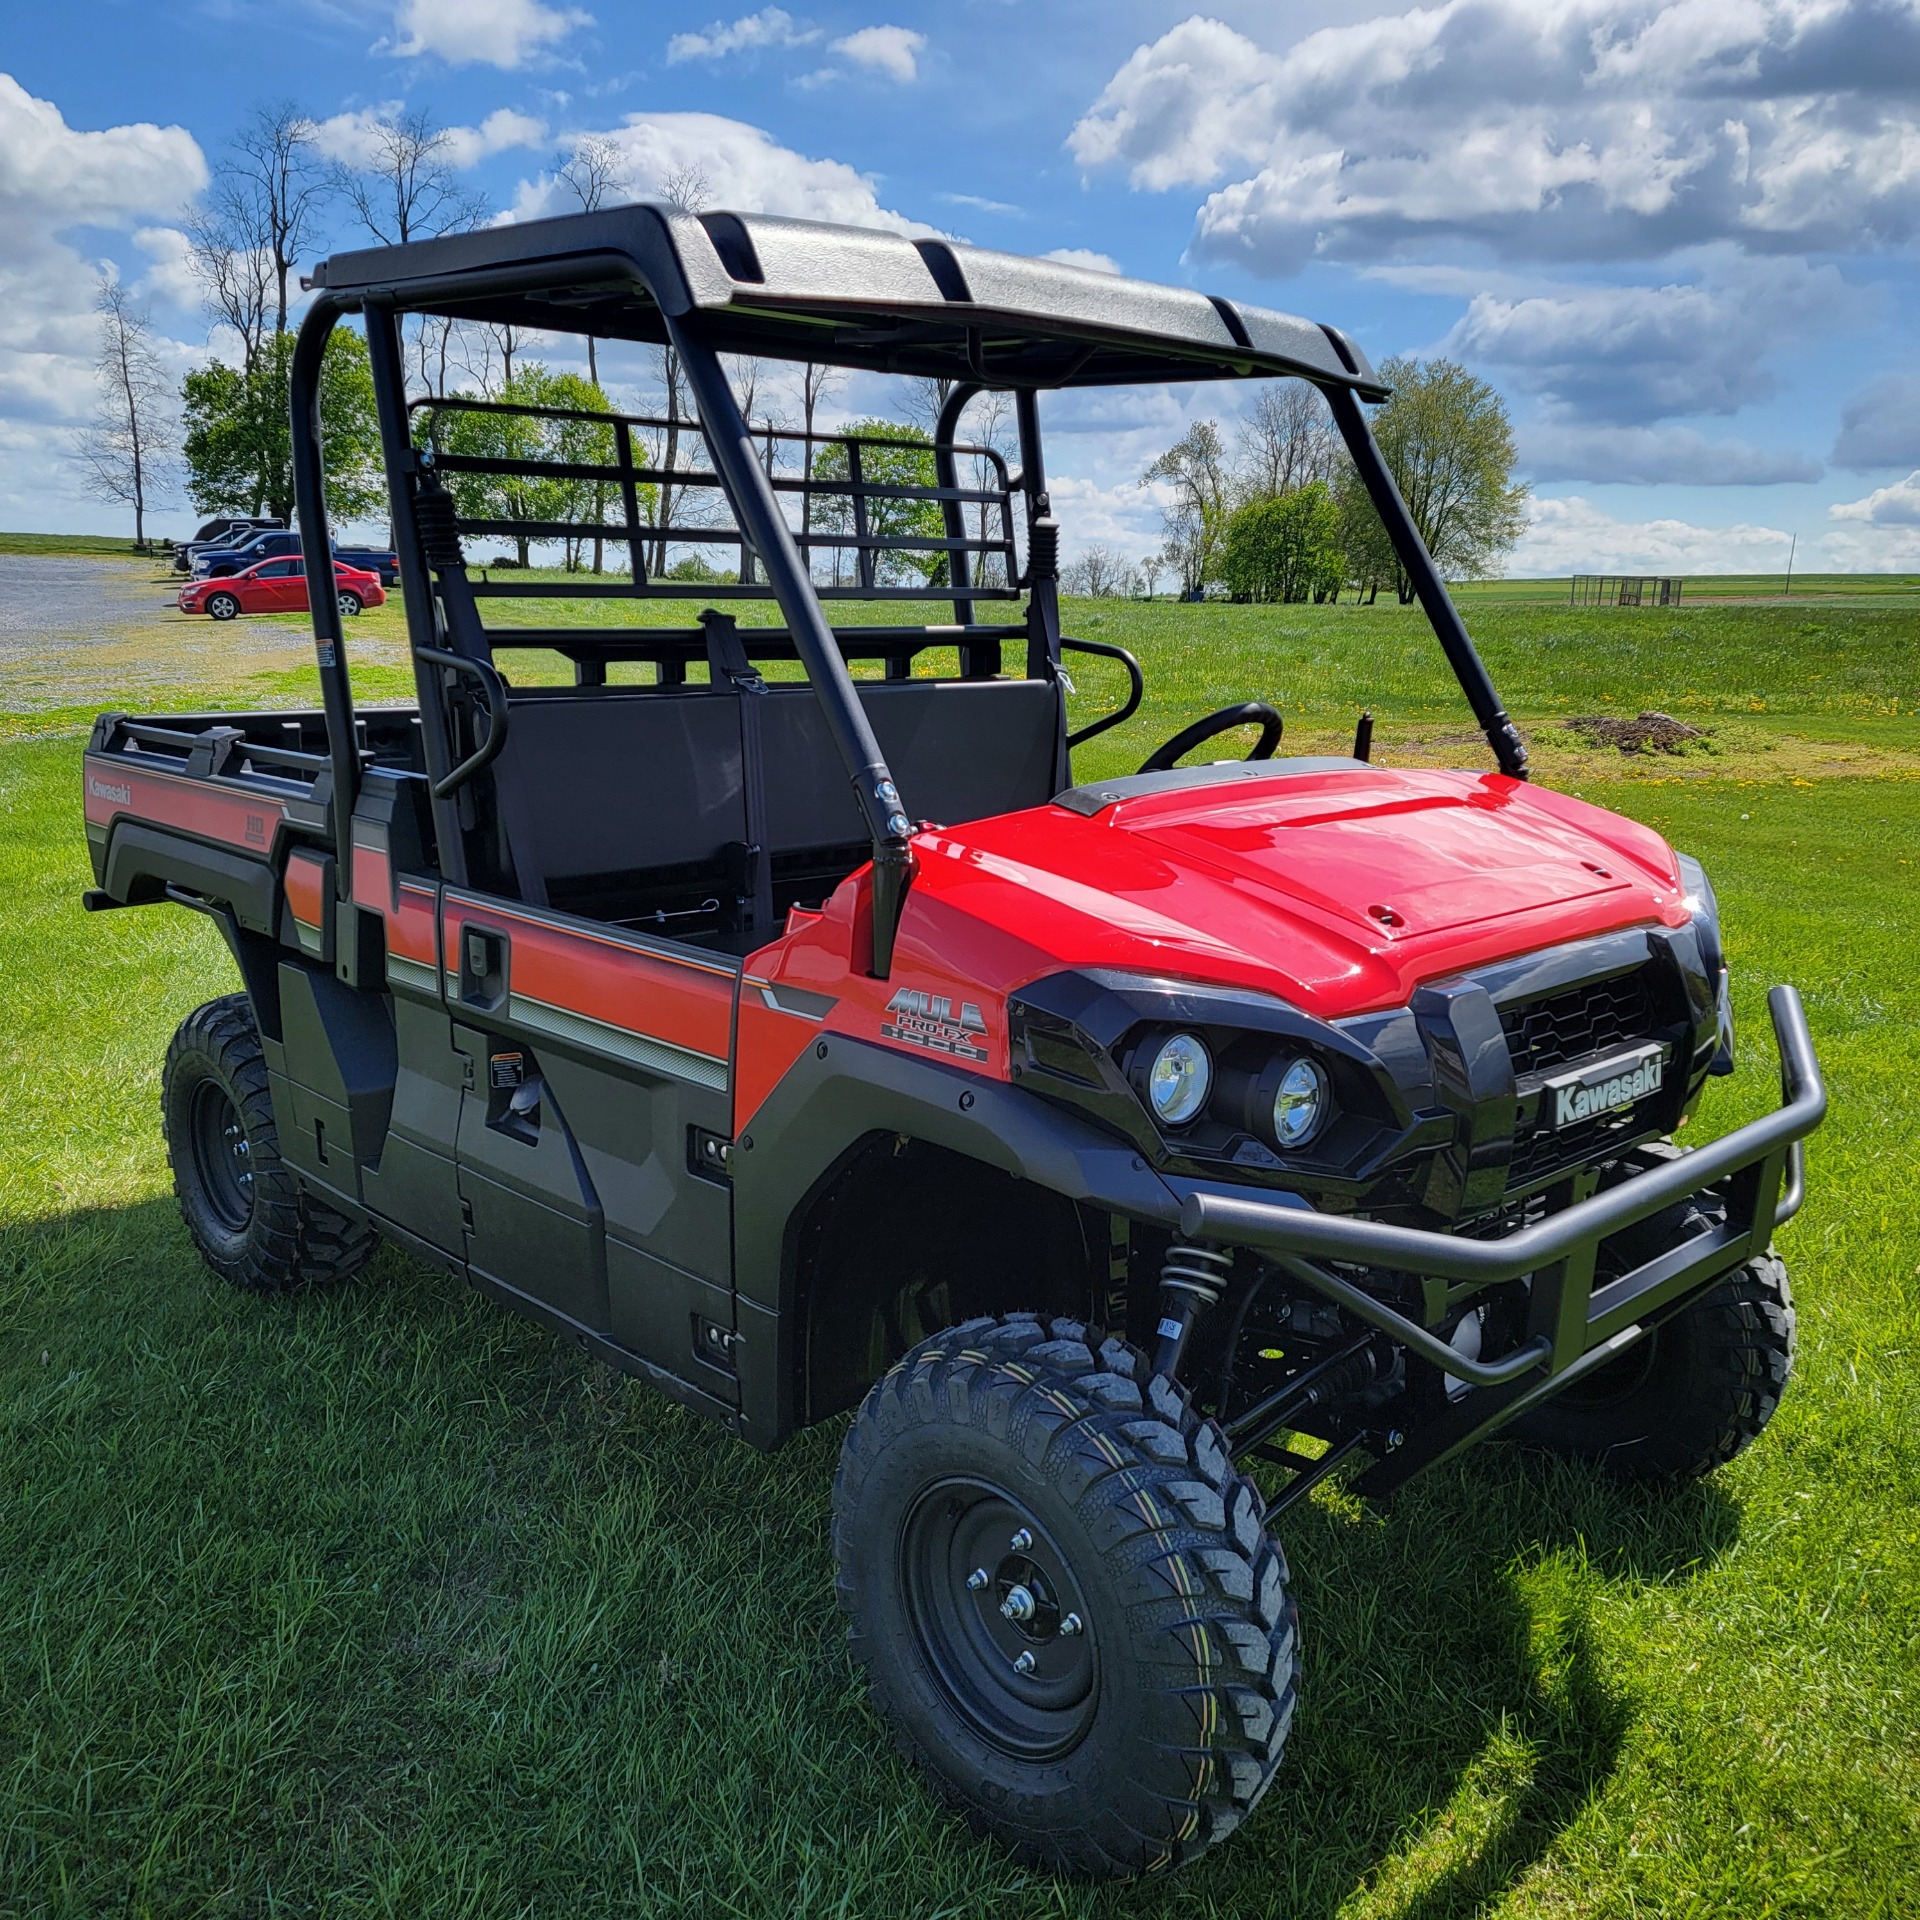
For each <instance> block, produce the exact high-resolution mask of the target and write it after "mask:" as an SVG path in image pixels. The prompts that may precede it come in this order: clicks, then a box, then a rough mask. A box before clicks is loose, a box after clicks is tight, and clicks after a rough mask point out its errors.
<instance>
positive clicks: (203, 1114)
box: [188, 1080, 253, 1233]
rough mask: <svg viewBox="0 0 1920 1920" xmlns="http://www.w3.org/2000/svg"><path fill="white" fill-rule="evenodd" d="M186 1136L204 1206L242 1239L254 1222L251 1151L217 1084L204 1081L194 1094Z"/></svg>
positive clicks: (236, 1113) (228, 1100) (234, 1112)
mask: <svg viewBox="0 0 1920 1920" xmlns="http://www.w3.org/2000/svg"><path fill="white" fill-rule="evenodd" d="M188 1134H189V1138H190V1139H191V1141H192V1147H193V1165H194V1172H195V1173H196V1174H197V1175H198V1176H199V1184H200V1191H201V1192H202V1194H203V1195H204V1196H205V1197H206V1202H207V1205H208V1206H209V1207H210V1208H211V1209H212V1212H213V1215H214V1217H215V1219H217V1220H218V1221H219V1223H220V1224H221V1226H223V1227H225V1228H226V1229H227V1231H228V1232H229V1233H244V1232H245V1231H246V1228H247V1224H248V1222H249V1221H250V1220H251V1219H252V1218H253V1151H252V1148H251V1147H250V1146H249V1145H248V1144H247V1135H246V1129H245V1128H244V1127H242V1126H241V1124H240V1114H239V1110H238V1109H237V1108H236V1107H235V1106H234V1104H233V1101H232V1099H231V1098H230V1097H229V1096H228V1094H227V1090H226V1089H225V1088H224V1087H222V1086H221V1085H219V1084H218V1082H216V1081H213V1080H203V1081H201V1083H200V1084H199V1086H198V1087H196V1088H195V1089H194V1093H193V1106H192V1110H191V1113H190V1115H189V1118H188Z"/></svg>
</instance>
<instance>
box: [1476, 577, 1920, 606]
mask: <svg viewBox="0 0 1920 1920" xmlns="http://www.w3.org/2000/svg"><path fill="white" fill-rule="evenodd" d="M1648 571H1649V575H1651V573H1652V572H1653V570H1652V569H1649V570H1648ZM1609 577H1610V578H1611V577H1613V576H1611V575H1609ZM1628 578H1632V575H1629V576H1628ZM1679 578H1680V580H1681V582H1682V587H1681V604H1682V605H1684V604H1685V603H1686V602H1687V601H1689V600H1831V599H1836V598H1841V599H1868V600H1888V599H1900V598H1905V599H1907V600H1909V601H1911V602H1912V603H1913V604H1915V605H1920V574H1912V573H1796V574H1795V575H1794V576H1793V578H1792V580H1791V581H1789V580H1788V578H1787V576H1786V575H1785V574H1784V573H1687V574H1681V575H1680V576H1679ZM1572 584H1573V583H1572V582H1571V581H1570V580H1569V579H1568V577H1567V576H1566V575H1565V574H1564V573H1563V574H1560V575H1558V576H1557V577H1554V578H1549V579H1541V580H1463V581H1460V582H1458V583H1457V584H1456V585H1455V587H1454V589H1453V592H1454V595H1455V597H1456V598H1457V599H1458V600H1459V601H1460V602H1461V604H1462V605H1463V606H1465V605H1473V604H1478V603H1481V602H1485V601H1501V602H1506V603H1510V604H1511V603H1515V602H1527V603H1532V602H1545V603H1554V604H1558V605H1560V606H1566V605H1567V604H1568V602H1569V599H1570V596H1571V590H1572ZM1609 611H1612V609H1609ZM1618 611H1620V612H1622V613H1629V614H1630V613H1634V612H1643V611H1650V609H1641V608H1634V607H1623V608H1620V609H1618Z"/></svg>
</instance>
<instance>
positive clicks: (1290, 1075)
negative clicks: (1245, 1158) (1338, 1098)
mask: <svg viewBox="0 0 1920 1920" xmlns="http://www.w3.org/2000/svg"><path fill="white" fill-rule="evenodd" d="M1332 1111H1333V1094H1332V1090H1331V1089H1330V1088H1329V1087H1328V1085H1327V1075H1326V1070H1325V1069H1324V1068H1323V1067H1322V1066H1321V1065H1320V1063H1319V1062H1318V1061H1317V1060H1304V1059H1303V1060H1295V1061H1294V1062H1293V1063H1292V1064H1291V1065H1290V1066H1289V1067H1288V1068H1287V1070H1286V1072H1285V1073H1283V1074H1282V1075H1281V1076H1280V1084H1279V1086H1278V1087H1276V1088H1275V1089H1274V1094H1273V1137H1274V1138H1275V1139H1276V1140H1277V1141H1279V1143H1280V1145H1281V1146H1282V1147H1288V1148H1291V1147H1304V1146H1305V1145H1306V1144H1307V1143H1308V1141H1310V1140H1311V1139H1312V1138H1313V1137H1314V1135H1315V1134H1317V1133H1318V1132H1319V1131H1320V1129H1321V1128H1322V1127H1323V1126H1325V1125H1326V1123H1327V1116H1328V1114H1330V1113H1331V1112H1332Z"/></svg>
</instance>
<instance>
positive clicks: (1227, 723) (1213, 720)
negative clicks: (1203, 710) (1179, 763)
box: [1140, 700, 1283, 773]
mask: <svg viewBox="0 0 1920 1920" xmlns="http://www.w3.org/2000/svg"><path fill="white" fill-rule="evenodd" d="M1256 721H1257V722H1258V723H1259V726H1260V738H1259V739H1258V740H1256V741H1255V742H1254V743H1253V751H1252V752H1251V753H1249V754H1248V755H1247V758H1248V759H1249V760H1271V759H1272V758H1273V750H1274V748H1275V747H1277V746H1278V745H1279V744H1280V728H1281V726H1282V724H1283V722H1282V721H1281V718H1280V714H1279V710H1278V709H1277V708H1274V707H1270V706H1268V705H1267V703H1266V702H1265V701H1264V700H1248V701H1246V702H1245V703H1244V704H1243V705H1241V706H1237V707H1222V708H1221V709H1220V711H1219V712H1218V713H1210V714H1208V715H1207V717H1206V718H1205V719H1204V720H1196V721H1195V722H1194V723H1193V725H1192V726H1190V727H1185V728H1183V729H1182V730H1181V731H1180V732H1179V733H1176V734H1175V735H1174V736H1173V738H1172V739H1171V740H1169V741H1168V742H1167V743H1166V745H1165V746H1163V747H1156V748H1155V749H1154V751H1153V752H1152V753H1150V754H1148V755H1147V757H1146V758H1145V759H1144V760H1142V761H1141V762H1140V771H1141V772H1142V773H1165V772H1167V771H1168V770H1169V769H1170V768H1171V767H1172V766H1173V764H1174V762H1175V761H1176V760H1178V759H1180V758H1181V757H1182V756H1183V755H1185V754H1189V753H1191V752H1192V751H1193V750H1194V748H1195V747H1197V746H1198V745H1199V744H1200V743H1201V742H1202V741H1203V740H1211V739H1212V738H1213V736H1214V735H1215V734H1216V733H1229V732H1231V731H1232V730H1233V729H1234V728H1235V727H1247V726H1252V725H1253V724H1254V723H1255V722H1256Z"/></svg>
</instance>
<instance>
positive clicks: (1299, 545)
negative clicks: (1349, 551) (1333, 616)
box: [1221, 480, 1346, 603]
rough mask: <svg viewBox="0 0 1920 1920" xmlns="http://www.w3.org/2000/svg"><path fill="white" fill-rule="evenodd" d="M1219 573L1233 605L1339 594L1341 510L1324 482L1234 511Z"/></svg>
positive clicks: (1224, 539) (1343, 567)
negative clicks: (1241, 602)
mask: <svg viewBox="0 0 1920 1920" xmlns="http://www.w3.org/2000/svg"><path fill="white" fill-rule="evenodd" d="M1221 572H1222V574H1223V576H1224V577H1225V580H1226V587H1227V591H1228V592H1229V593H1230V594H1231V595H1232V596H1233V598H1234V599H1236V600H1274V601H1283V602H1289V603H1290V602H1294V601H1301V600H1326V599H1329V598H1330V597H1332V596H1333V595H1335V594H1337V593H1338V592H1339V591H1340V587H1341V584H1342V582H1343V581H1344V579H1345V577H1346V557H1345V555H1344V554H1343V553H1342V552H1341V549H1340V509H1339V508H1338V507H1337V506H1336V505H1335V504H1334V499H1333V495H1332V493H1331V492H1330V491H1329V490H1328V487H1327V485H1326V482H1325V481H1323V480H1315V481H1313V482H1312V483H1311V484H1309V485H1307V486H1304V487H1296V488H1294V490H1293V491H1292V492H1291V493H1284V494H1281V495H1280V496H1279V497H1278V498H1274V499H1265V500H1249V501H1248V502H1247V503H1246V504H1245V505H1244V506H1241V507H1237V508H1235V509H1234V511H1233V512H1232V513H1231V514H1230V515H1229V516H1228V517H1227V522H1226V531H1225V534H1224V535H1223V537H1222V539H1221Z"/></svg>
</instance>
